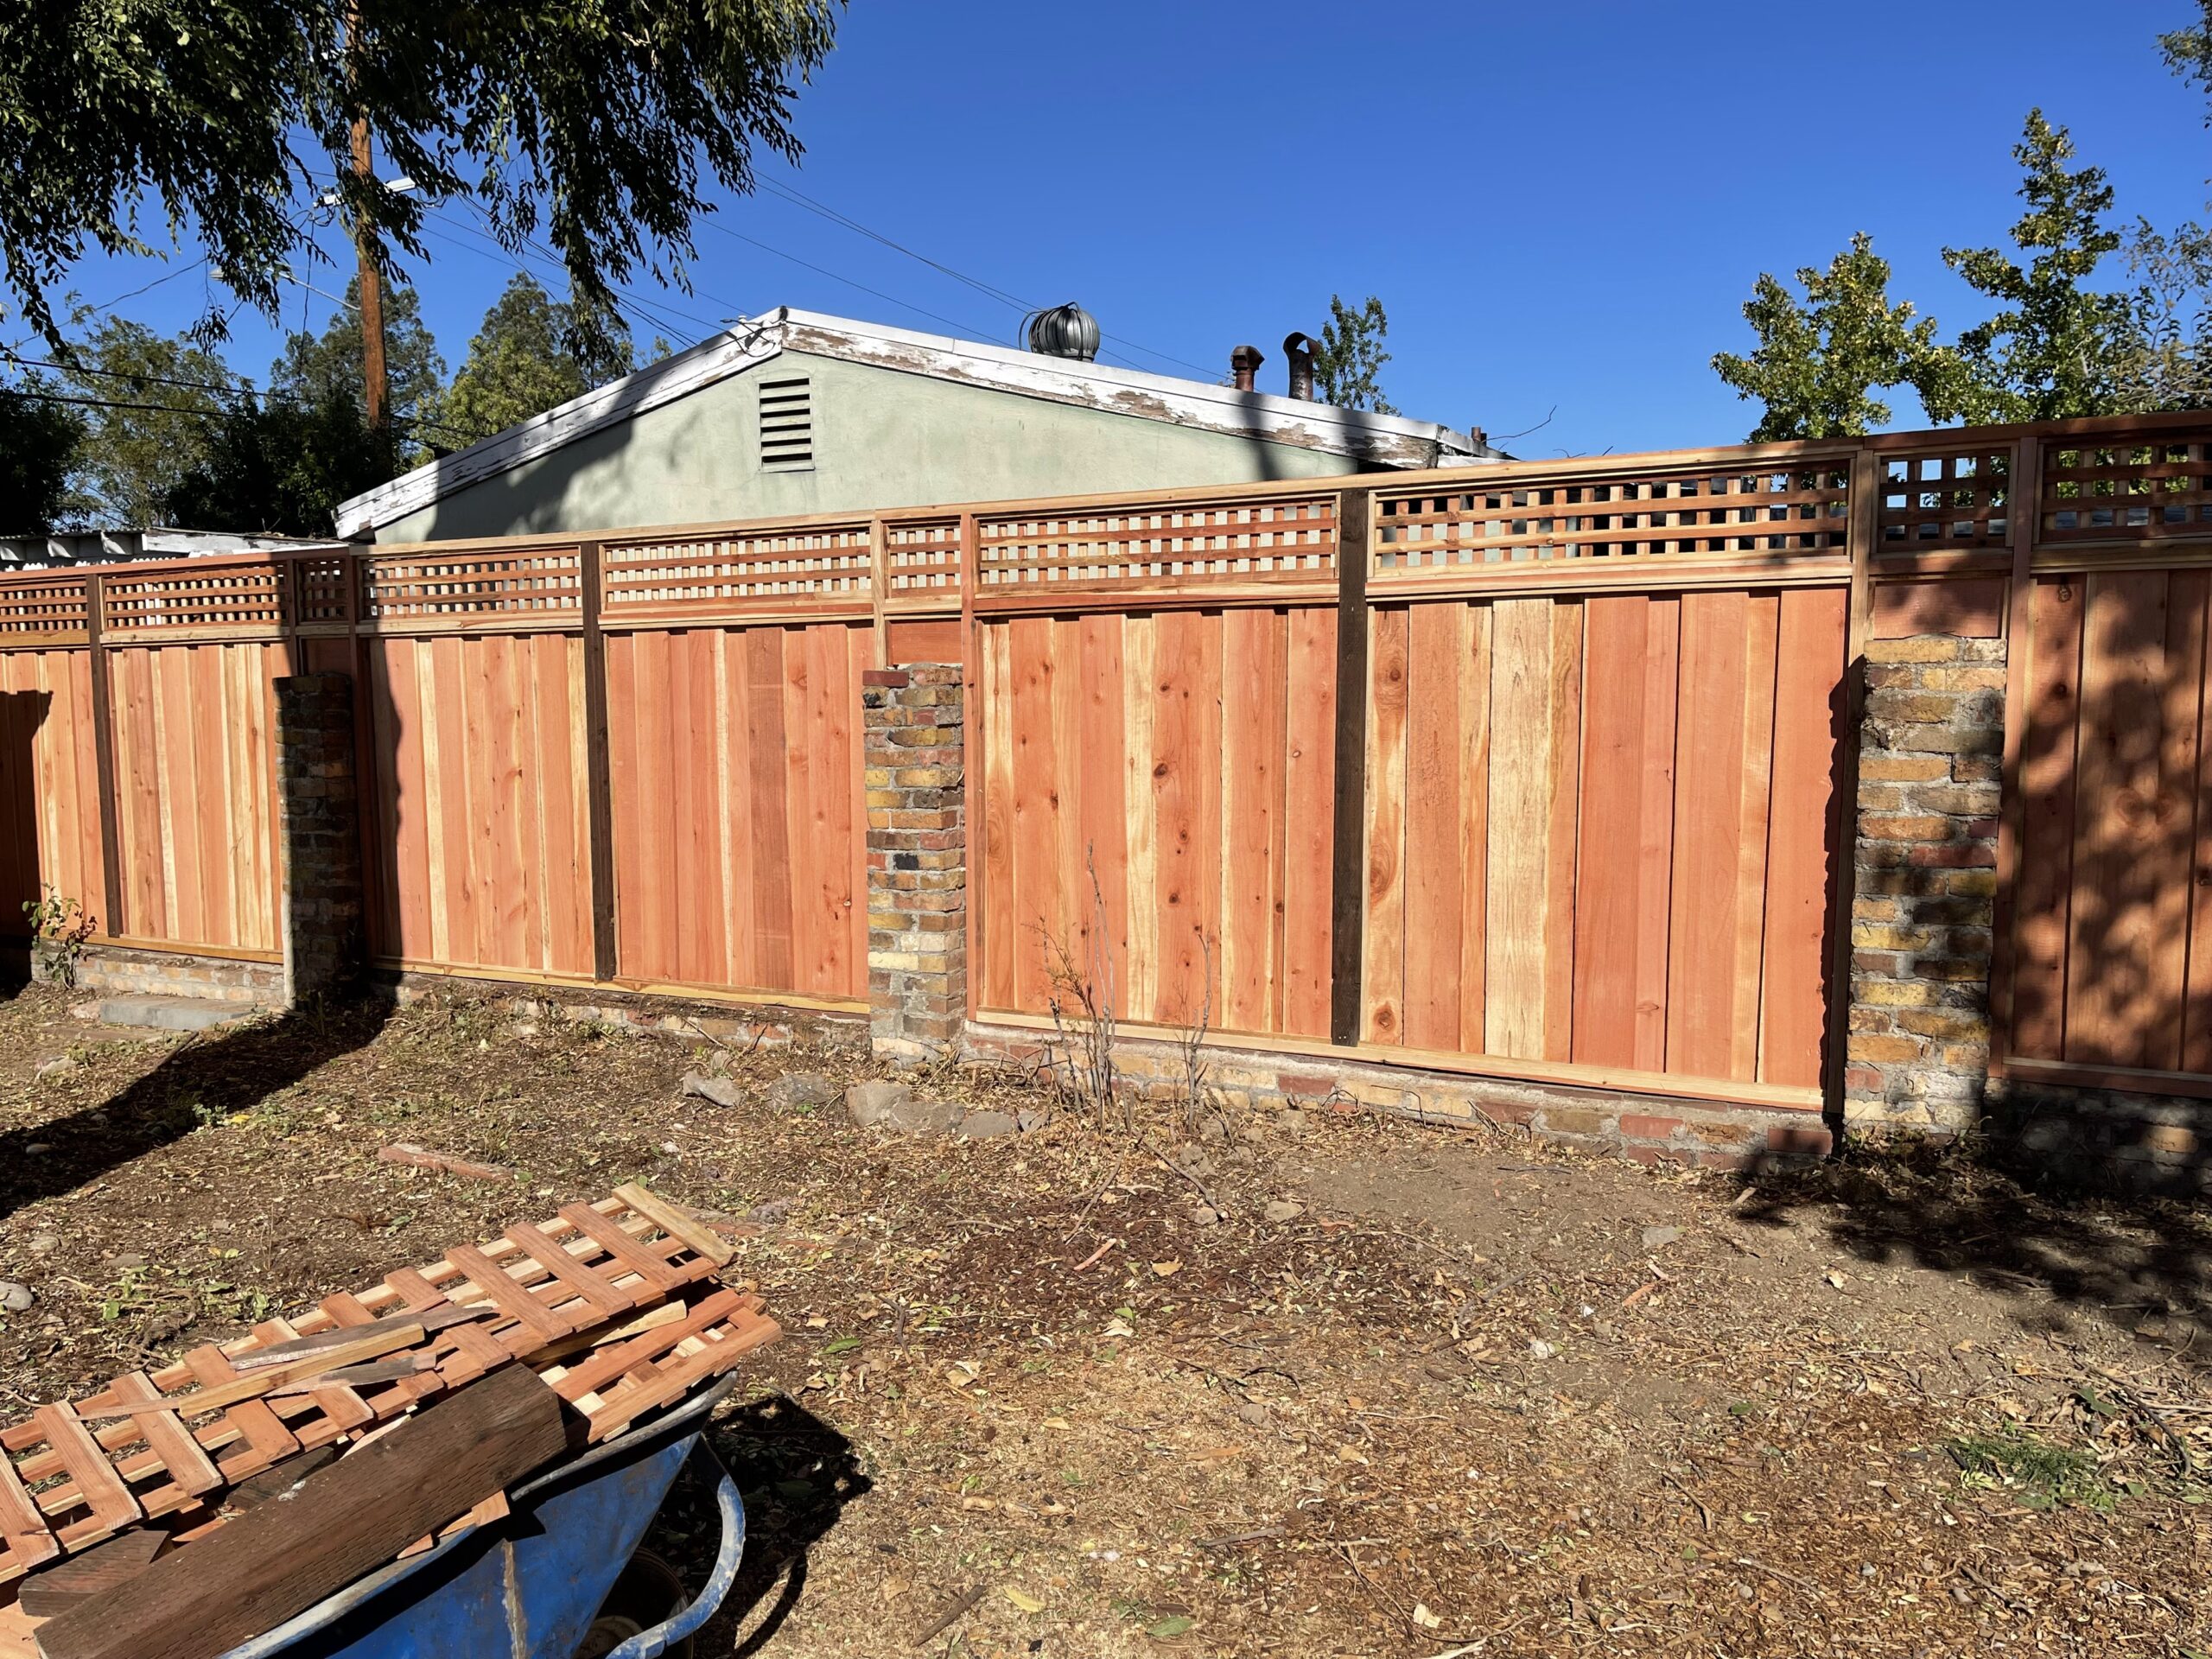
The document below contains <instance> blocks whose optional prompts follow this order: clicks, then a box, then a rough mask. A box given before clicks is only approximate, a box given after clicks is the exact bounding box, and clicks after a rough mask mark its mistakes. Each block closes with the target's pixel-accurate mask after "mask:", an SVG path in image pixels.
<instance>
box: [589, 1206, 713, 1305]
mask: <svg viewBox="0 0 2212 1659" xmlns="http://www.w3.org/2000/svg"><path fill="white" fill-rule="evenodd" d="M561 1219H562V1220H563V1221H565V1222H567V1223H568V1224H569V1225H570V1226H571V1227H573V1228H575V1230H576V1231H577V1232H579V1233H581V1234H582V1236H585V1237H586V1238H588V1239H590V1240H591V1241H592V1242H593V1243H595V1244H597V1245H598V1246H599V1247H600V1248H601V1249H603V1250H605V1251H606V1252H607V1255H610V1256H612V1257H613V1259H614V1260H615V1261H617V1262H620V1263H621V1264H622V1266H623V1268H625V1269H626V1270H627V1271H629V1272H631V1273H634V1274H637V1275H638V1276H639V1278H640V1279H642V1280H644V1281H645V1282H646V1283H647V1284H650V1285H658V1286H659V1287H660V1288H661V1289H663V1290H671V1289H673V1288H674V1287H676V1286H677V1285H680V1284H682V1283H683V1274H681V1273H679V1272H677V1270H676V1269H675V1268H671V1267H670V1266H669V1265H668V1262H667V1261H666V1260H665V1259H664V1257H662V1256H661V1255H658V1254H657V1253H656V1252H655V1251H654V1250H653V1249H652V1248H651V1247H650V1246H648V1245H645V1244H640V1243H639V1242H638V1241H637V1240H636V1239H634V1238H632V1237H631V1236H630V1235H629V1234H627V1233H626V1232H624V1231H623V1230H622V1229H621V1228H620V1227H619V1226H617V1225H616V1224H614V1222H613V1220H611V1219H610V1218H608V1217H606V1216H603V1215H601V1214H600V1212H599V1211H596V1210H594V1209H593V1208H592V1207H591V1206H590V1205H588V1204H564V1205H562V1206H561Z"/></svg>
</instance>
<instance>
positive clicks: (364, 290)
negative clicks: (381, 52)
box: [346, 6, 391, 428]
mask: <svg viewBox="0 0 2212 1659" xmlns="http://www.w3.org/2000/svg"><path fill="white" fill-rule="evenodd" d="M360 31H361V14H360V10H359V7H350V6H349V7H348V8H347V9H346V64H347V76H348V79H350V80H351V81H352V83H353V86H355V87H357V88H358V86H359V75H358V73H355V71H354V69H353V56H354V54H355V53H357V52H359V50H360V44H361V34H360ZM353 176H354V177H355V178H357V179H361V180H367V179H371V178H373V177H374V176H375V159H374V157H373V156H372V155H371V154H370V151H369V118H368V112H367V111H365V110H364V109H363V108H362V107H361V105H360V103H359V99H358V96H357V98H356V101H355V103H354V105H353ZM353 252H354V256H355V257H357V258H358V259H359V261H360V266H361V380H362V384H363V385H364V386H365V388H366V391H365V394H364V397H363V401H364V402H365V404H366V405H367V409H366V413H367V415H368V417H369V424H370V426H371V427H372V428H374V427H380V426H382V425H383V424H384V423H385V409H386V405H387V404H389V403H390V402H391V386H390V383H389V381H388V379H387V378H386V376H385V364H384V283H383V278H382V277H380V276H379V275H378V271H377V262H376V258H375V238H373V237H372V235H371V233H370V230H369V227H368V226H367V225H366V224H365V223H364V222H363V220H362V219H360V217H359V215H358V214H357V215H356V216H355V218H354V220H353Z"/></svg>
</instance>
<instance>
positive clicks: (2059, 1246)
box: [1736, 1144, 2212, 1370]
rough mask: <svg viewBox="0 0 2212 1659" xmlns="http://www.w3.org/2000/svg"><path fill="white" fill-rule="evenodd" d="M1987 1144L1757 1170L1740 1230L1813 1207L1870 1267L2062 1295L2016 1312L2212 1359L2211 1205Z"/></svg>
mask: <svg viewBox="0 0 2212 1659" xmlns="http://www.w3.org/2000/svg"><path fill="white" fill-rule="evenodd" d="M2016 1157H2017V1154H2015V1155H2014V1156H2012V1157H2008V1156H2007V1155H2005V1154H2003V1153H2002V1152H2000V1151H1999V1150H1996V1149H1993V1148H1991V1147H1984V1146H1980V1145H1974V1144H1967V1145H1952V1146H1940V1145H1936V1144H1924V1145H1921V1146H1916V1147H1905V1148H1891V1149H1885V1150H1880V1151H1872V1150H1866V1149H1861V1148H1856V1147H1847V1149H1846V1150H1845V1151H1844V1152H1842V1153H1841V1154H1839V1155H1838V1156H1837V1157H1835V1158H1834V1159H1831V1160H1828V1161H1827V1162H1825V1163H1821V1164H1819V1165H1817V1166H1812V1167H1809V1168H1808V1167H1802V1166H1800V1167H1782V1166H1776V1167H1771V1168H1764V1169H1761V1170H1758V1171H1756V1172H1755V1173H1753V1174H1752V1175H1751V1177H1750V1178H1749V1180H1748V1184H1747V1186H1746V1190H1745V1193H1744V1195H1743V1196H1742V1197H1741V1198H1738V1202H1737V1205H1736V1215H1737V1217H1738V1219H1739V1220H1740V1221H1741V1222H1742V1223H1743V1224H1745V1226H1746V1228H1747V1229H1750V1230H1756V1229H1758V1227H1760V1226H1763V1225H1764V1226H1779V1225H1783V1224H1788V1223H1789V1222H1790V1221H1791V1220H1793V1219H1795V1218H1797V1217H1803V1216H1810V1217H1813V1218H1815V1220H1816V1221H1818V1222H1819V1223H1821V1224H1823V1225H1824V1226H1825V1227H1826V1229H1827V1234H1828V1236H1829V1238H1830V1240H1831V1241H1832V1242H1833V1243H1834V1245H1835V1246H1836V1248H1837V1249H1839V1250H1840V1251H1842V1252H1844V1253H1846V1254H1847V1255H1851V1256H1852V1257H1853V1258H1854V1259H1856V1260H1858V1261H1860V1262H1866V1263H1869V1264H1883V1265H1888V1264H1899V1263H1903V1264H1909V1265H1910V1266H1913V1267H1917V1268H1928V1269H1932V1270H1934V1271H1936V1272H1940V1273H1946V1274H1958V1275H1960V1276H1962V1277H1964V1278H1965V1279H1967V1280H1968V1281H1971V1282H1973V1283H1974V1284H1975V1285H1977V1286H1979V1287H1982V1288H1984V1289H1986V1290H1990V1291H1993V1292H1996V1293H1999V1294H2020V1293H2023V1292H2035V1293H2039V1294H2042V1295H2044V1296H2047V1297H2049V1298H2050V1299H2052V1300H2054V1301H2056V1303H2057V1304H2058V1305H2059V1307H2058V1309H2056V1310H2046V1311H2044V1312H2043V1313H2039V1314H2037V1315H2035V1316H2034V1317H2032V1318H2029V1319H2024V1321H2023V1324H2024V1328H2026V1329H2029V1330H2031V1331H2033V1332H2037V1333H2038V1334H2049V1335H2051V1336H2056V1337H2061V1338H2063V1337H2065V1336H2066V1335H2068V1334H2069V1330H2070V1329H2071V1328H2072V1321H2071V1320H2070V1319H2069V1318H2068V1317H2067V1316H2068V1315H2069V1314H2070V1315H2073V1316H2075V1317H2076V1318H2078V1319H2080V1320H2081V1321H2082V1322H2084V1323H2088V1324H2101V1325H2106V1326H2108V1327H2110V1328H2112V1329H2113V1330H2116V1331H2119V1332H2123V1333H2132V1334H2134V1335H2138V1336H2141V1337H2144V1338H2153V1339H2158V1340H2160V1341H2162V1342H2163V1343H2164V1344H2167V1345H2168V1346H2170V1348H2171V1351H2173V1353H2174V1355H2175V1357H2177V1358H2179V1359H2181V1360H2182V1361H2183V1363H2187V1364H2189V1365H2190V1366H2192V1367H2193V1368H2196V1369H2198V1370H2203V1369H2207V1368H2212V1215H2208V1214H2207V1213H2206V1211H2204V1209H2203V1208H2202V1206H2201V1205H2196V1204H2194V1203H2190V1202H2186V1201H2183V1200H2179V1199H2173V1198H2159V1197H2153V1196H2146V1195H2141V1194H2133V1193H2127V1192H2120V1191H2118V1190H2111V1189H2107V1190H2099V1189H2095V1188H2091V1187H2086V1186H2082V1185H2065V1184H2062V1183H2061V1182H2058V1181H2056V1180H2053V1179H2050V1175H2049V1173H2048V1172H2047V1171H2040V1172H2039V1171H2037V1170H2034V1169H2031V1168H2030V1167H2026V1166H2023V1165H2022V1164H2020V1163H2018V1162H2017V1161H2015V1158H2016Z"/></svg>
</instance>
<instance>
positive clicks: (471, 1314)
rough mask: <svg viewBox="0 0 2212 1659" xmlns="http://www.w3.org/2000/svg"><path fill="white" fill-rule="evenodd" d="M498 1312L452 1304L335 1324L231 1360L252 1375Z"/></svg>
mask: <svg viewBox="0 0 2212 1659" xmlns="http://www.w3.org/2000/svg"><path fill="white" fill-rule="evenodd" d="M497 1312H498V1310H497V1309H495V1308H491V1307H486V1306H442V1307H436V1308H432V1309H430V1310H429V1311H427V1312H424V1313H395V1314H391V1315H390V1316H389V1317H387V1318H385V1319H375V1320H372V1321H371V1322H370V1323H368V1324H366V1325H332V1326H331V1327H330V1329H328V1330H327V1331H318V1332H315V1334H314V1335H312V1336H306V1337H295V1338H292V1339H291V1340H290V1341H289V1342H275V1343H271V1344H269V1346H267V1347H266V1348H248V1349H245V1350H243V1351H240V1352H238V1353H233V1354H232V1355H231V1356H230V1361H231V1363H232V1365H234V1366H236V1367H237V1368H238V1370H241V1371H244V1372H245V1373H247V1374H249V1375H251V1373H253V1372H255V1371H257V1370H263V1369H264V1368H265V1367H267V1366H270V1365H281V1364H283V1363H284V1362H285V1361H287V1360H291V1359H297V1358H299V1357H301V1356H302V1355H303V1354H320V1353H327V1352H328V1351H330V1350H331V1349H333V1348H343V1347H346V1345H348V1344H353V1343H361V1342H367V1341H369V1340H371V1339H372V1338H377V1337H383V1336H389V1335H390V1334H391V1332H395V1331H404V1330H406V1329H407V1328H408V1327H409V1326H410V1325H412V1326H416V1327H418V1328H420V1329H421V1330H423V1332H432V1331H442V1330H444V1329H446V1328H447V1327H448V1325H461V1324H463V1323H465V1322H466V1321H467V1320H470V1319H491V1318H493V1316H494V1314H495V1313H497Z"/></svg>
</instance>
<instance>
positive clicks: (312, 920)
mask: <svg viewBox="0 0 2212 1659" xmlns="http://www.w3.org/2000/svg"><path fill="white" fill-rule="evenodd" d="M276 693H277V811H278V813H279V815H280V817H281V819H282V824H283V855H284V914H283V929H284V1000H285V1003H286V1005H287V1006H288V1007H299V1006H300V1004H301V1003H302V1002H304V1001H308V999H310V998H312V997H315V996H319V995H322V994H323V993H325V992H327V991H334V990H338V989H340V988H343V987H344V986H345V985H346V982H348V981H350V980H351V979H352V978H353V976H354V975H355V974H356V973H357V972H359V969H360V966H361V963H362V960H363V957H364V954H365V945H364V941H363V934H362V902H361V834H360V809H359V797H358V795H357V793H356V791H355V788H354V777H353V679H352V677H350V676H348V675H345V674H294V675H291V676H289V677H286V678H283V679H280V680H278V681H277V683H276Z"/></svg>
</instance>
